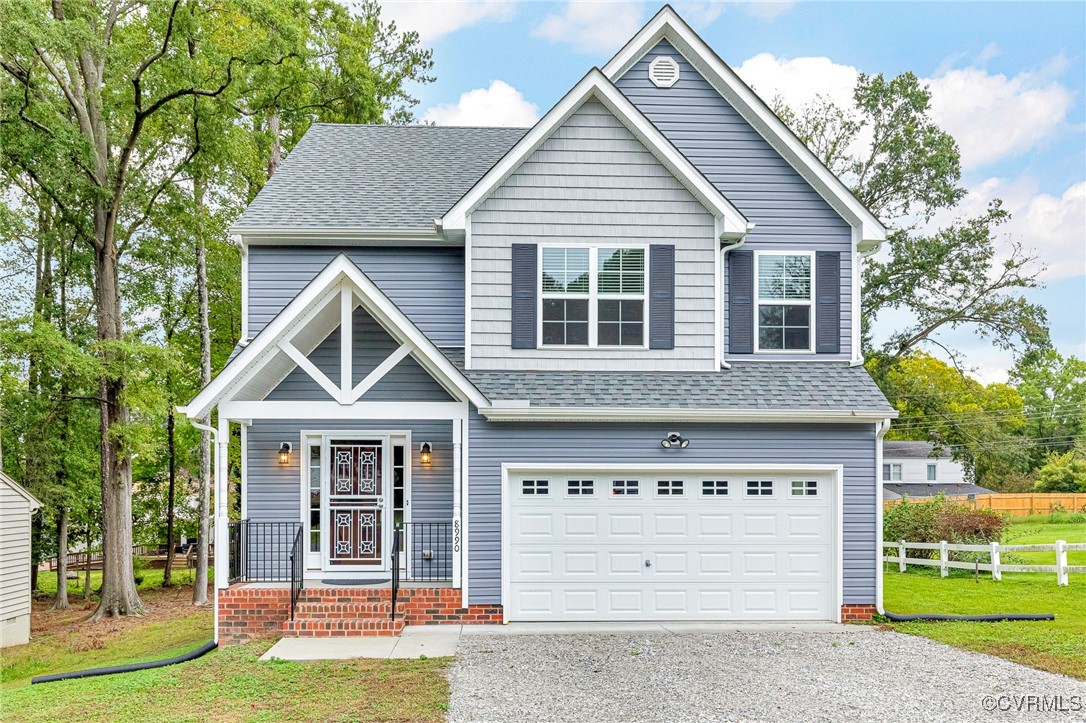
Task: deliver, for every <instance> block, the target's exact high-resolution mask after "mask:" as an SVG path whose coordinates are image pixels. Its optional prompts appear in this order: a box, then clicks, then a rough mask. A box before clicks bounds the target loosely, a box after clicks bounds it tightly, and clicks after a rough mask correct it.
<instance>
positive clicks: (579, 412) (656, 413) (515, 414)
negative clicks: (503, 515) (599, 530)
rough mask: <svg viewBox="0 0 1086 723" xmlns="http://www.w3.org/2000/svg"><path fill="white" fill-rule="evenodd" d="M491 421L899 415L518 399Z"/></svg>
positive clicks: (487, 411) (849, 419)
mask: <svg viewBox="0 0 1086 723" xmlns="http://www.w3.org/2000/svg"><path fill="white" fill-rule="evenodd" d="M480 411H481V412H482V414H483V416H485V417H486V418H487V421H490V422H532V421H547V422H653V421H675V422H680V421H681V422H747V423H764V424H773V423H778V424H783V423H789V422H797V423H803V424H861V423H867V422H874V421H881V420H883V419H886V418H887V417H896V416H897V412H886V411H883V410H862V409H858V410H848V409H842V410H824V411H817V410H805V409H705V408H693V409H690V408H687V409H675V408H657V407H531V406H529V405H526V404H523V403H521V404H517V403H516V402H515V401H510V402H498V403H496V404H494V405H493V406H490V407H482V408H481V409H480Z"/></svg>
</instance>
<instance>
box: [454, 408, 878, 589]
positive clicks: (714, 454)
mask: <svg viewBox="0 0 1086 723" xmlns="http://www.w3.org/2000/svg"><path fill="white" fill-rule="evenodd" d="M673 428H675V425H674V424H661V425H658V424H598V423H594V424H559V423H546V424H543V423H533V424H526V423H516V424H508V423H507V424H495V423H491V422H487V421H486V420H485V419H484V418H483V417H482V416H480V415H479V414H478V413H473V414H472V416H471V420H470V426H469V439H470V445H469V446H470V460H469V463H468V471H469V475H470V482H469V500H468V508H469V517H468V554H469V575H470V577H469V596H470V602H471V604H473V605H474V604H495V603H500V602H501V466H502V464H503V463H522V464H523V463H562V464H569V465H571V466H576V465H577V464H607V463H612V464H616V465H621V464H647V463H661V462H674V463H676V464H683V463H686V464H690V463H703V464H704V463H719V464H751V465H756V464H773V463H807V464H841V465H843V466H844V487H845V489H844V499H843V509H844V519H843V525H844V541H843V544H844V560H843V567H844V581H843V585H844V602H845V603H853V604H873V603H874V601H875V544H876V533H877V531H876V522H875V521H876V509H875V502H876V494H877V492H878V485H877V483H876V475H875V427H874V425H836V424H824V425H770V424H763V425H757V424H743V425H736V424H683V425H682V426H681V431H682V434H683V435H684V436H686V437H688V438H690V439H691V440H692V443H691V445H690V447H688V448H687V449H684V450H682V451H678V450H665V449H663V448H662V447H661V446H660V440H661V439H662V438H663V437H664V436H666V435H667V433H668V432H670V431H672V429H673Z"/></svg>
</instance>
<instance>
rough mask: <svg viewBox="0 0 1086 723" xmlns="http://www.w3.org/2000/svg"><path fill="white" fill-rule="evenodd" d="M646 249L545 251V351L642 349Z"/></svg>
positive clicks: (558, 248)
mask: <svg viewBox="0 0 1086 723" xmlns="http://www.w3.org/2000/svg"><path fill="white" fill-rule="evenodd" d="M645 256H646V254H645V249H644V248H643V247H634V248H627V247H587V246H575V247H565V246H544V247H543V249H542V257H543V258H542V264H540V270H541V274H542V278H541V283H540V288H541V289H542V295H541V296H542V306H543V309H542V312H543V313H542V315H541V319H542V330H541V331H542V337H541V338H542V340H543V346H588V347H623V346H629V347H644V346H645V276H646V259H645Z"/></svg>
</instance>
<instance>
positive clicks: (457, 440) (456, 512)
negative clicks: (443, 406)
mask: <svg viewBox="0 0 1086 723" xmlns="http://www.w3.org/2000/svg"><path fill="white" fill-rule="evenodd" d="M463 425H464V420H462V419H454V420H453V422H452V433H453V517H452V549H453V587H455V588H458V587H460V576H461V569H462V568H463V552H462V550H463V548H464V545H463V544H462V542H461V540H462V538H463V527H462V521H461V512H462V510H461V504H460V491H461V490H462V489H463V487H464V481H463V474H464V465H463V464H462V463H461V459H460V457H461V448H462V446H463V438H464V428H463Z"/></svg>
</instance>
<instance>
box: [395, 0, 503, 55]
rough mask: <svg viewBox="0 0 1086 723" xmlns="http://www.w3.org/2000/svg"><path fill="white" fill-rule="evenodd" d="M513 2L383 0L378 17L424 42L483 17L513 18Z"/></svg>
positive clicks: (479, 20) (481, 0) (500, 19)
mask: <svg viewBox="0 0 1086 723" xmlns="http://www.w3.org/2000/svg"><path fill="white" fill-rule="evenodd" d="M515 12H516V6H515V3H513V2H512V1H511V0H442V2H433V1H432V0H431V1H430V2H425V1H419V0H383V1H382V2H381V18H382V19H384V20H395V21H396V27H397V28H398V29H400V30H415V31H417V32H418V34H419V40H420V42H421V43H422V44H423V45H427V44H429V43H432V42H434V41H435V40H437V39H438V38H440V37H441V36H442V35H448V34H449V33H452V32H455V31H457V30H460V29H461V28H466V27H468V26H470V25H475V24H476V23H479V22H482V21H484V20H494V21H498V22H505V21H508V20H511V19H512V18H513V15H514V13H515Z"/></svg>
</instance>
